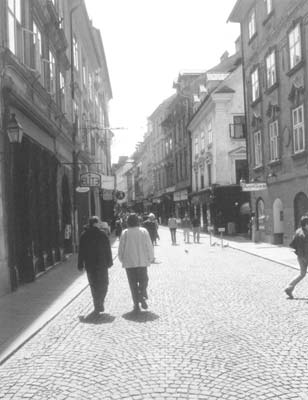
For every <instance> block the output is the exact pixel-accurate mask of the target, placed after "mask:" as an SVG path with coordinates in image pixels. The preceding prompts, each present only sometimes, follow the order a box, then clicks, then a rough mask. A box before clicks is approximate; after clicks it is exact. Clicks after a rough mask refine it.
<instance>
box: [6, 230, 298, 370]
mask: <svg viewBox="0 0 308 400" xmlns="http://www.w3.org/2000/svg"><path fill="white" fill-rule="evenodd" d="M160 229H166V230H167V229H168V228H167V227H163V226H161V227H160ZM201 237H202V238H203V239H207V240H210V236H209V235H208V234H205V233H202V234H201ZM214 243H215V245H216V246H220V245H221V239H220V237H217V236H213V237H212V244H214ZM111 244H112V252H113V257H116V254H117V246H118V242H117V241H116V240H115V238H112V239H111ZM223 245H224V246H229V247H231V248H234V249H237V250H239V251H243V252H246V253H249V254H252V255H255V256H257V257H262V258H264V259H267V260H270V261H274V262H276V263H280V264H282V265H285V266H288V267H291V268H298V267H297V260H296V255H295V254H294V252H292V250H291V249H290V248H288V247H286V246H276V245H271V244H268V243H261V242H260V243H253V242H251V241H249V240H247V239H244V238H242V237H240V236H235V237H229V236H226V237H224V239H223ZM76 258H77V256H76V255H73V256H71V257H70V258H69V259H68V260H67V261H65V262H63V263H59V264H58V265H56V266H54V267H53V268H51V269H50V270H49V271H47V272H46V273H45V274H43V275H41V276H40V277H39V278H38V279H37V280H36V281H34V282H32V283H28V284H25V285H23V286H21V287H20V288H18V290H17V291H16V292H12V293H9V294H7V295H5V296H2V297H0V323H1V329H0V365H1V364H2V363H3V362H4V361H5V360H6V359H7V358H8V357H10V356H11V355H12V354H14V352H16V351H17V350H18V349H19V348H20V347H21V346H22V345H23V344H24V343H25V342H27V341H28V340H29V339H31V337H32V336H33V335H35V334H36V333H37V332H38V331H39V330H41V329H42V328H43V327H44V326H45V325H46V324H47V323H48V322H49V321H50V320H51V319H53V318H55V317H56V316H57V315H58V314H59V313H60V312H61V311H62V310H63V309H64V308H65V307H66V306H67V305H68V304H70V303H71V302H72V301H73V300H74V299H75V298H76V297H77V296H78V295H79V294H80V293H81V292H82V291H83V290H85V289H86V288H87V286H88V281H87V277H86V274H85V273H83V274H81V273H80V272H79V271H78V270H77V260H76Z"/></svg>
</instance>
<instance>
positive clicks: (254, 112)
mask: <svg viewBox="0 0 308 400" xmlns="http://www.w3.org/2000/svg"><path fill="white" fill-rule="evenodd" d="M307 18H308V3H307V1H302V0H294V1H288V0H279V1H276V0H266V1H264V0H255V1H252V0H249V1H246V0H245V1H242V0H239V1H237V2H236V4H235V5H234V8H233V10H232V12H231V14H230V17H229V20H230V21H231V22H237V23H240V25H241V37H242V52H243V65H244V88H245V102H246V116H247V127H248V136H247V139H248V140H247V142H248V156H249V158H248V160H249V177H250V181H254V182H260V183H263V185H259V186H260V188H261V189H262V188H263V189H262V190H258V191H256V190H255V191H252V192H251V193H252V199H251V205H252V211H254V212H255V213H256V221H257V226H256V228H257V235H258V237H259V239H260V240H263V241H269V242H273V243H289V241H290V239H291V236H292V234H293V232H294V230H295V229H296V228H297V227H298V224H299V220H300V217H301V216H302V215H303V214H305V213H307V211H308V197H307V196H308V187H307V178H308V171H307V144H308V142H307V139H308V138H307V123H308V119H307V118H308V112H307V111H308V108H307V104H308V93H307V84H308V70H307V66H306V63H307V53H308V48H307V45H308V28H307ZM256 188H257V187H256Z"/></svg>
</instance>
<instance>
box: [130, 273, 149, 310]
mask: <svg viewBox="0 0 308 400" xmlns="http://www.w3.org/2000/svg"><path fill="white" fill-rule="evenodd" d="M126 274H127V279H128V283H129V287H130V291H131V294H132V298H133V302H134V305H135V306H137V305H138V303H139V302H140V301H141V299H142V298H145V299H147V298H148V294H147V287H148V282H149V277H148V268H147V267H136V268H126Z"/></svg>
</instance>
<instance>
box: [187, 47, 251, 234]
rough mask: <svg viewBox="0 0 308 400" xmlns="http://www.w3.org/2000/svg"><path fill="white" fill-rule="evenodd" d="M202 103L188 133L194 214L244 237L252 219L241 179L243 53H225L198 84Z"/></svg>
mask: <svg viewBox="0 0 308 400" xmlns="http://www.w3.org/2000/svg"><path fill="white" fill-rule="evenodd" d="M199 99H200V101H199V103H198V104H196V107H195V112H194V115H193V117H192V118H191V120H190V122H189V125H188V129H189V130H190V133H191V142H192V164H191V174H192V193H191V194H192V197H191V203H192V205H193V207H194V211H193V213H194V214H196V215H198V216H199V217H200V220H201V226H203V228H204V229H205V230H207V228H208V227H209V226H210V227H211V226H213V227H214V229H215V231H216V232H217V229H218V228H224V229H225V230H226V232H228V233H246V232H247V230H248V220H249V216H248V215H247V213H246V214H244V213H243V204H245V203H247V202H249V195H248V194H247V193H243V192H242V187H241V185H240V181H241V180H242V179H246V178H247V174H248V168H247V157H246V130H245V110H244V94H243V80H242V65H241V55H240V52H238V53H236V54H234V55H233V56H231V57H229V55H228V54H227V53H225V54H224V55H223V56H222V58H221V62H220V64H218V65H217V66H216V67H214V68H212V69H210V70H209V71H207V72H206V73H205V74H204V76H203V77H202V80H199Z"/></svg>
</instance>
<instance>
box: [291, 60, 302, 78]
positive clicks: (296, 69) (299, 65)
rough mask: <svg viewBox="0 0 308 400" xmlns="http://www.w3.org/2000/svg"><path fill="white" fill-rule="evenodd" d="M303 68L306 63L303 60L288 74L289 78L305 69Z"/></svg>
mask: <svg viewBox="0 0 308 400" xmlns="http://www.w3.org/2000/svg"><path fill="white" fill-rule="evenodd" d="M303 66H304V61H303V60H301V61H300V62H299V63H298V64H296V65H295V66H294V67H293V68H292V69H290V70H289V71H288V72H287V76H292V75H293V74H295V72H297V71H298V70H300V69H301V68H303Z"/></svg>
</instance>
